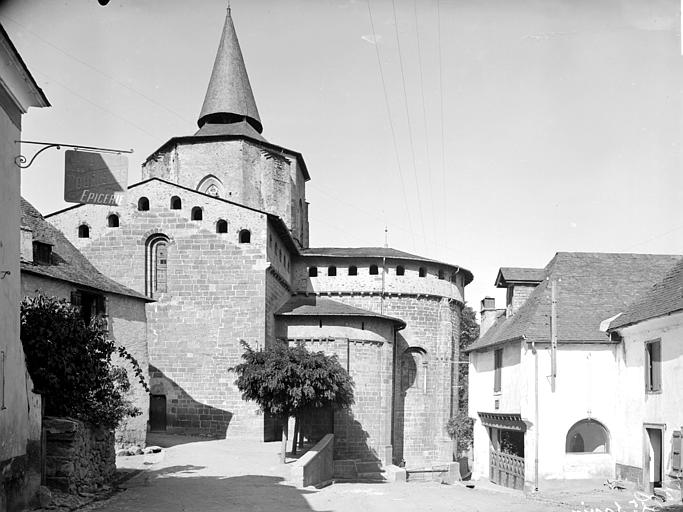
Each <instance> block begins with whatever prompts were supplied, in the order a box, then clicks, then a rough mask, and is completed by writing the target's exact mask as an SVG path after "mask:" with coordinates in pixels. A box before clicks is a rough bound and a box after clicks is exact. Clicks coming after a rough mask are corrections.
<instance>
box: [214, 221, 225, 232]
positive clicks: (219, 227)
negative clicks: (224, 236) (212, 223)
mask: <svg viewBox="0 0 683 512" xmlns="http://www.w3.org/2000/svg"><path fill="white" fill-rule="evenodd" d="M227 232H228V221H227V220H223V219H220V220H219V221H218V222H216V233H227Z"/></svg>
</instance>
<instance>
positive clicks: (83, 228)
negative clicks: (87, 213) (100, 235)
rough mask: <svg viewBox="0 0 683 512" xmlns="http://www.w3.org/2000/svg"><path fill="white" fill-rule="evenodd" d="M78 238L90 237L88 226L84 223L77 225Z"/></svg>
mask: <svg viewBox="0 0 683 512" xmlns="http://www.w3.org/2000/svg"><path fill="white" fill-rule="evenodd" d="M78 238H90V226H88V225H87V224H85V223H84V224H81V225H80V226H78Z"/></svg>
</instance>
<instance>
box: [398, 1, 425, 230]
mask: <svg viewBox="0 0 683 512" xmlns="http://www.w3.org/2000/svg"><path fill="white" fill-rule="evenodd" d="M391 7H392V10H393V13H394V33H395V34H396V47H397V50H398V62H399V67H400V69H401V82H402V84H403V104H404V107H405V111H406V119H407V121H408V142H409V148H410V154H411V156H412V161H413V177H414V178H415V192H416V194H417V209H418V212H419V214H420V222H421V226H422V237H423V239H424V241H425V243H426V242H427V238H426V233H425V222H424V214H423V211H422V195H421V194H420V180H419V179H418V177H417V162H416V161H415V146H414V144H413V127H412V123H411V122H410V109H409V108H408V91H407V88H406V75H405V72H404V69H403V55H402V53H401V39H400V37H399V36H398V17H397V16H396V0H391Z"/></svg>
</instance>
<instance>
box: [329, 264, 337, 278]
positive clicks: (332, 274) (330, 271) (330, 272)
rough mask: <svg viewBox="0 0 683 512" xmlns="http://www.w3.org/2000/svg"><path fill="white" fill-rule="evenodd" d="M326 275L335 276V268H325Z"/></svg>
mask: <svg viewBox="0 0 683 512" xmlns="http://www.w3.org/2000/svg"><path fill="white" fill-rule="evenodd" d="M327 275H328V276H336V275H337V267H334V266H332V267H327Z"/></svg>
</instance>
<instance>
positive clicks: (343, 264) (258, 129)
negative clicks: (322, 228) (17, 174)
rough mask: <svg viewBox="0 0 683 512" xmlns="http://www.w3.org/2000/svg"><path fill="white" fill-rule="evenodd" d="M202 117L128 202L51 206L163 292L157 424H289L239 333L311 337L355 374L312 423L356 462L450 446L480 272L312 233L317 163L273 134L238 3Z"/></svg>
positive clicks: (69, 227)
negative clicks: (257, 377) (262, 401)
mask: <svg viewBox="0 0 683 512" xmlns="http://www.w3.org/2000/svg"><path fill="white" fill-rule="evenodd" d="M198 99H199V98H198ZM197 124H198V127H199V129H198V131H196V133H194V134H190V135H183V136H178V137H173V138H171V139H170V140H168V141H167V142H165V143H163V144H162V145H161V146H160V147H159V149H157V150H156V151H155V152H154V153H153V154H151V155H150V156H149V157H148V158H147V160H146V161H145V162H144V163H143V166H142V177H143V181H141V182H139V183H135V184H133V185H131V186H130V187H129V188H128V190H127V193H126V197H125V199H124V200H123V202H122V203H121V204H120V205H118V206H115V205H111V206H108V207H104V208H103V207H102V206H95V205H76V206H73V207H70V208H67V209H65V210H62V211H59V212H55V213H53V214H51V215H48V216H46V218H47V219H48V220H49V221H50V222H52V223H53V224H54V225H55V226H57V227H58V228H59V229H60V230H61V231H62V232H63V233H64V234H65V235H66V237H67V238H68V239H69V240H70V241H71V242H72V243H73V244H74V245H75V246H76V247H77V248H78V249H79V250H80V251H81V252H82V253H83V254H84V255H85V256H86V257H87V258H88V259H89V260H90V261H92V262H93V264H94V265H95V266H96V267H97V268H98V269H99V270H100V271H101V272H102V273H104V274H105V275H107V276H108V277H110V278H111V279H114V280H115V281H117V282H121V283H123V284H124V285H125V286H127V287H129V288H131V289H133V290H136V291H137V292H139V293H141V294H142V293H144V294H146V295H147V296H148V297H150V298H154V299H155V302H154V303H151V304H149V305H148V306H147V320H148V342H149V353H150V360H149V361H150V383H151V393H152V395H151V408H150V426H151V428H152V430H155V431H166V432H171V433H186V434H199V435H206V436H211V437H218V438H225V437H226V436H228V437H251V438H255V439H264V440H273V439H277V438H278V436H279V435H280V432H281V431H280V429H279V428H278V426H277V422H276V421H274V419H273V418H271V417H270V416H269V415H262V414H261V413H260V411H259V410H258V407H257V405H256V404H254V403H249V402H245V401H243V400H242V398H241V393H240V392H239V390H238V389H237V388H236V386H235V385H234V381H235V374H234V373H233V372H231V371H230V368H231V367H233V366H235V365H236V364H237V363H239V362H240V358H241V355H242V352H243V349H242V346H241V344H240V341H241V340H244V341H246V342H248V343H249V344H250V345H251V346H252V347H264V346H267V345H269V344H272V343H276V342H281V343H304V344H305V345H306V346H308V347H309V348H313V349H316V350H323V351H325V352H326V353H328V354H338V355H339V357H340V360H341V361H342V364H344V365H345V367H346V368H347V369H348V371H349V373H350V374H351V376H352V377H353V379H354V380H355V383H356V388H355V405H354V406H353V407H352V408H351V410H350V411H349V413H348V414H347V413H335V414H330V411H326V412H324V413H323V416H324V417H325V418H327V420H325V421H322V423H321V422H320V421H317V423H316V424H317V425H318V427H317V428H315V429H314V428H313V426H312V425H308V426H306V425H304V427H303V431H304V432H307V433H308V434H309V438H312V439H316V438H319V437H320V435H321V434H323V433H326V432H333V433H334V434H335V443H334V447H335V458H337V459H343V460H352V461H374V462H381V463H382V464H384V465H389V464H392V463H396V464H398V463H401V462H405V464H406V466H407V467H414V468H423V467H429V466H431V465H432V464H435V463H437V462H447V461H450V460H451V454H452V445H451V440H450V439H449V438H448V435H447V433H446V431H445V428H444V426H445V424H446V422H447V421H448V419H449V417H450V416H451V414H452V413H453V412H454V410H455V408H457V389H458V387H457V385H458V374H457V364H454V361H457V360H458V343H457V340H458V338H459V333H460V314H461V311H462V308H463V306H464V301H465V299H464V288H465V286H466V285H467V284H468V283H470V282H471V281H472V274H471V272H469V271H468V270H466V269H464V268H462V267H460V266H459V265H455V264H452V263H446V262H440V261H435V260H433V259H430V258H425V257H422V256H417V255H413V254H408V253H405V252H402V251H398V250H395V249H392V248H388V247H363V248H335V247H331V248H330V247H326V248H311V247H309V223H308V203H307V201H306V183H307V182H308V181H309V180H310V179H311V178H310V174H309V170H308V168H307V166H306V163H305V161H304V158H303V156H302V155H301V154H300V153H298V152H296V151H293V150H291V149H287V148H283V147H281V146H278V145H276V144H273V143H272V142H269V141H267V140H266V139H265V137H264V136H263V135H262V132H263V123H262V122H261V119H260V116H259V112H258V110H257V108H256V102H255V100H254V96H253V93H252V90H251V86H250V83H249V78H248V76H247V72H246V67H245V65H244V60H243V57H242V53H241V50H240V47H239V42H238V40H237V35H236V33H235V28H234V25H233V21H232V17H231V14H230V11H229V10H228V14H227V17H226V19H225V24H224V27H223V33H222V37H221V41H220V44H219V48H218V53H217V55H216V60H215V63H214V67H213V71H212V73H211V78H210V80H209V84H208V88H207V92H206V96H205V98H204V103H203V105H202V108H201V111H200V114H199V117H198V122H197ZM320 425H322V426H320Z"/></svg>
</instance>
